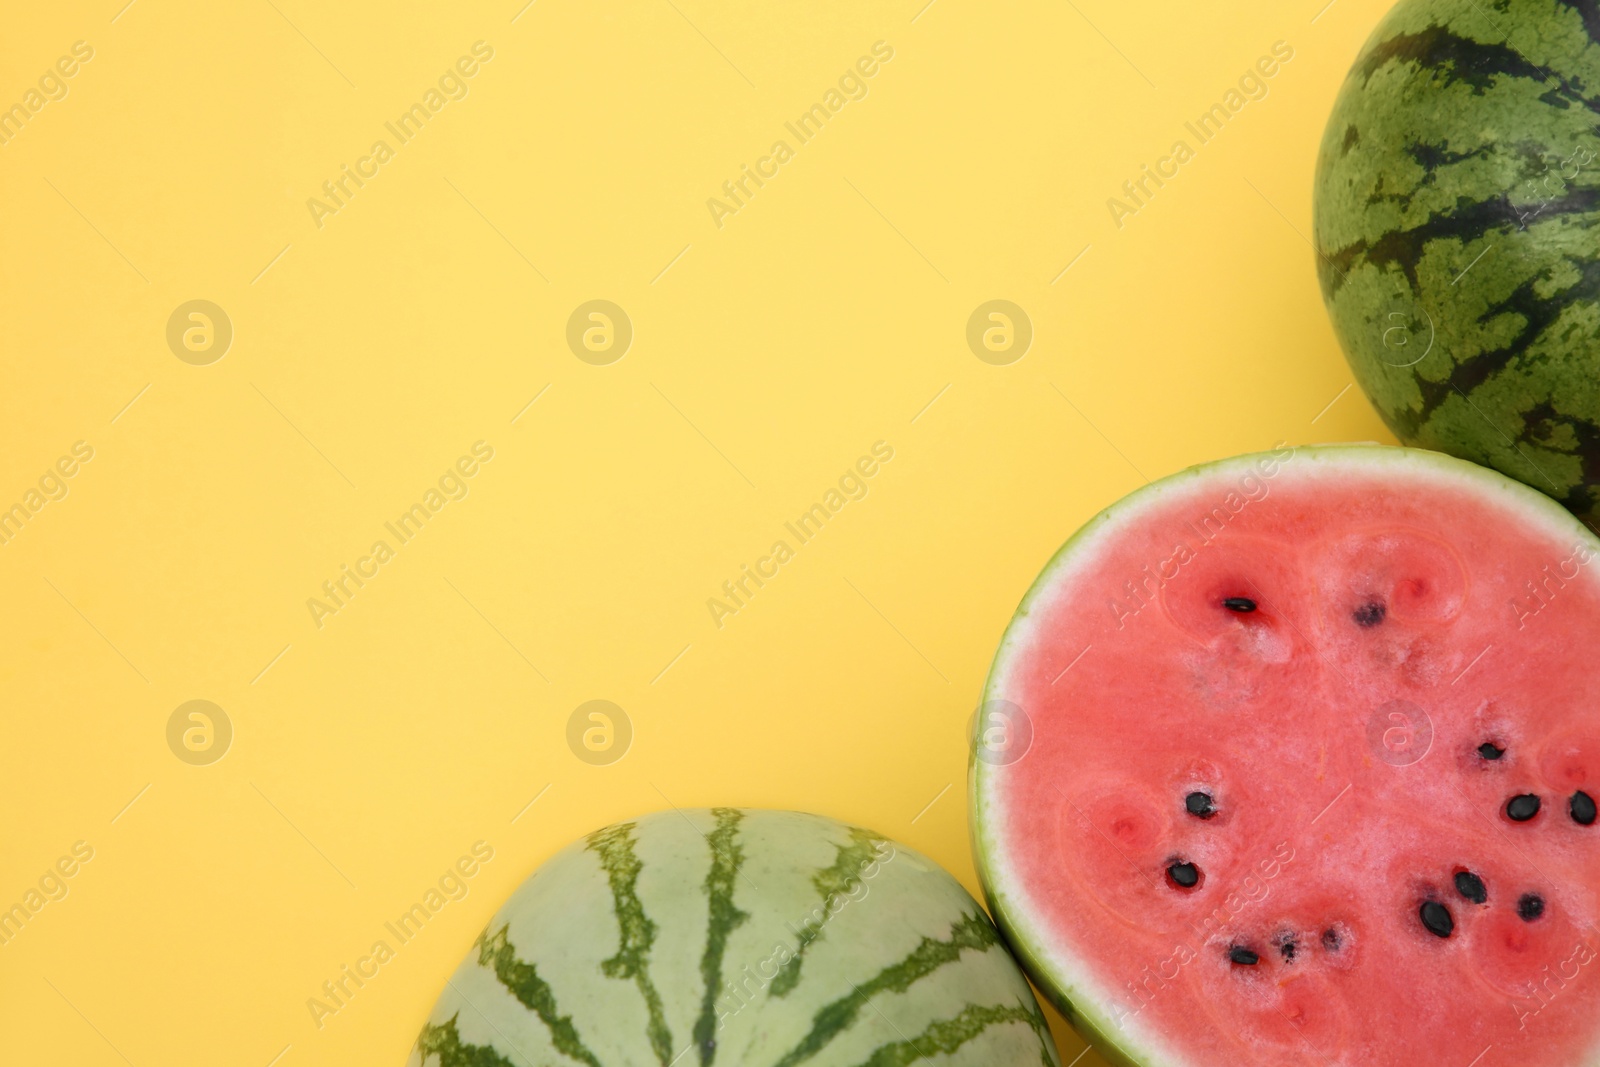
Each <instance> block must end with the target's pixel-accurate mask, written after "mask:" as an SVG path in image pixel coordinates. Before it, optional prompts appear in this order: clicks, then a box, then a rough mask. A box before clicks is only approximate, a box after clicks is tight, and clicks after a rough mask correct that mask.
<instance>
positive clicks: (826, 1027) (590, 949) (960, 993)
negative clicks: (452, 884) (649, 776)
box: [409, 808, 1060, 1067]
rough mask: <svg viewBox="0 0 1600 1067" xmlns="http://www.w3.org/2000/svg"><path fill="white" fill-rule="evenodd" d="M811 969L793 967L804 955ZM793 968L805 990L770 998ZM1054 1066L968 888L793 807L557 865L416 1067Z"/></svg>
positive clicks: (452, 1001) (622, 833) (439, 1020)
mask: <svg viewBox="0 0 1600 1067" xmlns="http://www.w3.org/2000/svg"><path fill="white" fill-rule="evenodd" d="M802 951H803V952H804V959H805V964H804V967H803V969H791V970H786V969H785V964H787V963H788V962H789V961H791V960H793V959H798V958H800V954H801V952H802ZM780 974H789V975H791V976H792V977H791V979H790V980H788V981H787V982H786V983H785V985H784V987H783V995H781V996H779V995H775V993H774V989H775V987H776V986H777V979H778V976H779V975H780ZM928 1059H934V1060H936V1061H937V1062H938V1063H939V1064H940V1065H944V1064H949V1065H951V1067H980V1065H981V1067H1012V1065H1022V1064H1028V1065H1030V1067H1031V1065H1035V1064H1043V1065H1044V1067H1059V1062H1060V1061H1059V1059H1058V1058H1057V1056H1056V1052H1055V1047H1054V1045H1053V1043H1052V1042H1051V1040H1050V1037H1049V1030H1048V1027H1046V1026H1045V1024H1044V1018H1043V1016H1042V1014H1040V1012H1039V1008H1038V1004H1037V1001H1035V1000H1034V998H1033V994H1032V992H1031V990H1030V989H1029V988H1028V985H1027V983H1026V981H1025V980H1024V979H1023V977H1022V975H1021V972H1020V971H1019V970H1018V969H1017V967H1016V964H1015V963H1014V962H1013V961H1012V959H1011V958H1010V956H1009V955H1008V954H1007V953H1006V951H1005V949H1004V947H1003V945H1001V943H1000V941H999V938H998V935H997V933H996V931H995V929H994V927H993V926H992V925H991V924H990V922H989V920H988V919H987V917H986V916H985V915H984V913H983V911H982V910H981V909H980V908H979V907H978V905H977V904H976V902H974V901H973V900H972V898H971V896H970V895H968V894H967V893H966V891H965V890H963V889H962V888H961V886H960V884H959V883H957V882H956V881H955V880H954V879H952V878H951V877H950V876H949V875H948V874H946V873H944V872H943V871H941V870H940V869H939V868H937V867H936V866H935V865H933V864H932V863H930V862H929V861H927V860H926V859H924V858H922V857H921V856H918V855H917V854H916V853H914V852H911V851H909V850H907V849H904V848H903V847H901V846H898V845H894V844H892V843H890V842H888V841H887V840H886V839H885V838H883V837H881V836H880V835H877V834H873V833H871V832H869V831H867V830H863V829H861V828H859V827H850V826H846V825H843V824H840V823H837V822H834V821H832V820H829V819H823V818H820V817H817V816H813V815H804V814H800V813H796V812H774V811H752V810H740V809H729V808H719V809H714V810H712V811H687V812H677V811H673V812H666V813H662V814H658V815H652V816H647V817H644V818H641V819H637V820H634V821H632V822H629V823H623V824H619V825H617V826H613V827H608V828H606V829H604V830H601V831H598V832H596V833H594V834H591V835H589V837H587V838H585V839H584V840H583V841H581V842H579V843H577V844H576V845H574V846H573V847H571V848H568V849H567V850H565V851H564V852H562V853H560V854H559V855H557V856H556V857H554V858H553V859H551V860H550V861H549V862H548V863H546V864H545V865H544V866H543V867H542V868H540V870H539V871H537V872H536V873H535V874H534V876H533V877H531V878H529V879H528V881H527V882H525V883H524V884H523V886H522V887H521V888H520V889H518V890H517V892H516V893H515V894H513V896H512V898H511V900H510V901H509V902H508V903H507V904H506V905H505V906H504V907H503V908H502V909H501V910H500V912H499V913H498V914H496V915H495V916H494V918H493V919H492V920H491V921H490V923H489V926H488V928H487V929H486V930H485V932H484V934H483V935H482V936H481V937H480V938H479V939H478V942H477V944H476V945H475V947H474V950H473V952H472V953H470V954H469V955H468V957H467V959H466V961H465V962H464V963H463V964H462V965H461V967H460V968H459V969H458V970H457V972H456V973H455V975H454V976H453V977H452V978H451V980H450V982H449V984H448V985H447V986H446V989H445V991H444V993H443V995H442V996H441V997H440V999H439V1001H438V1003H437V1004H436V1006H435V1008H434V1010H433V1013H432V1015H431V1016H430V1019H429V1022H428V1024H427V1026H425V1027H424V1029H423V1031H422V1035H421V1037H420V1038H419V1039H418V1041H417V1043H416V1045H415V1046H414V1048H413V1049H412V1054H411V1059H410V1061H409V1062H410V1063H411V1064H413V1065H416V1067H502V1065H511V1064H515V1065H517V1067H561V1065H583V1067H636V1065H639V1064H643V1063H647V1062H648V1063H658V1064H660V1063H665V1064H669V1065H670V1064H677V1065H678V1067H684V1065H685V1064H688V1063H691V1062H694V1061H695V1060H698V1061H699V1063H700V1064H701V1067H709V1065H713V1064H716V1065H723V1067H780V1065H784V1067H796V1065H799V1064H802V1063H804V1064H806V1065H807V1067H888V1065H893V1064H910V1063H915V1062H918V1061H921V1060H928Z"/></svg>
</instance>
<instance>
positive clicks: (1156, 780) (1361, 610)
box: [971, 446, 1600, 1067]
mask: <svg viewBox="0 0 1600 1067" xmlns="http://www.w3.org/2000/svg"><path fill="white" fill-rule="evenodd" d="M1597 571H1600V542H1596V540H1595V539H1594V538H1593V536H1592V535H1591V534H1590V532H1589V531H1588V530H1586V529H1585V528H1584V527H1583V526H1582V525H1580V524H1579V523H1578V522H1577V521H1576V520H1574V519H1573V518H1572V516H1571V515H1569V514H1568V513H1567V512H1565V511H1564V510H1562V509H1561V508H1559V507H1558V506H1556V505H1555V504H1553V503H1551V502H1550V501H1549V500H1548V499H1546V498H1545V497H1543V496H1541V495H1540V494H1537V493H1535V492H1533V491H1532V490H1529V489H1526V488H1524V487H1523V486H1521V485H1519V484H1515V483H1513V482H1511V481H1509V480H1507V479H1504V478H1502V477H1501V476H1500V475H1498V474H1495V473H1493V472H1491V471H1488V470H1486V469H1483V468H1479V467H1476V466H1473V465H1471V464H1467V463H1463V462H1461V461H1458V460H1454V459H1449V458H1446V457H1443V456H1440V455H1437V454H1435V453H1431V452H1422V451H1418V450H1411V449H1400V448H1383V447H1377V446H1333V447H1318V448H1300V449H1287V448H1285V449H1280V450H1278V451H1277V452H1273V453H1266V454H1262V455H1259V456H1246V457H1241V458H1238V459H1234V460H1228V461H1224V462H1222V463H1217V464H1212V465H1210V466H1206V467H1200V468H1196V469H1193V470H1190V471H1187V472H1184V473H1182V474H1179V475H1176V476H1174V477H1172V478H1169V479H1166V480H1164V481H1161V482H1158V483H1155V484H1154V485H1152V486H1150V487H1148V488H1145V489H1142V490H1139V491H1138V492H1136V493H1134V494H1133V495H1132V496H1130V497H1128V498H1127V499H1125V500H1123V501H1122V502H1120V503H1118V504H1117V505H1115V506H1113V507H1112V508H1110V509H1108V510H1107V511H1106V512H1104V513H1102V514H1101V515H1099V516H1098V517H1096V518H1095V519H1093V520H1092V521H1091V522H1090V523H1089V524H1088V525H1087V526H1085V527H1084V529H1083V530H1082V531H1080V532H1079V533H1078V534H1077V535H1076V536H1075V537H1073V539H1072V540H1070V541H1069V542H1068V543H1067V544H1066V545H1065V546H1064V547H1063V548H1062V550H1061V551H1060V552H1059V553H1058V554H1057V555H1056V557H1055V558H1054V559H1053V560H1052V561H1051V563H1050V564H1049V566H1048V567H1047V568H1046V570H1045V572H1044V573H1043V575H1041V576H1040V578H1039V579H1038V581H1037V582H1036V583H1035V585H1034V587H1033V589H1032V591H1031V592H1030V593H1029V594H1028V596H1027V598H1026V599H1025V601H1024V602H1023V605H1022V608H1021V609H1020V610H1019V612H1018V614H1017V616H1016V618H1015V619H1014V621H1013V622H1012V624H1011V627H1010V629H1009V630H1008V631H1007V633H1006V636H1005V640H1004V642H1003V643H1002V646H1001V649H1000V652H999V654H998V656H997V658H996V661H995V664H994V667H993V670H992V673H991V675H990V679H989V683H988V687H987V690H986V692H985V704H984V707H983V709H982V713H981V716H980V721H981V723H982V724H983V727H984V728H983V729H980V732H979V733H978V734H976V735H975V736H976V740H975V749H974V752H975V757H976V758H975V759H974V761H973V773H972V782H971V789H972V802H973V832H974V843H975V852H976V856H977V860H978V865H979V868H980V872H981V875H982V877H983V880H984V884H985V889H986V891H987V892H988V894H989V899H990V903H991V906H992V908H993V910H994V912H995V914H996V917H997V919H998V920H999V921H1000V924H1001V926H1002V928H1003V929H1004V930H1005V931H1006V933H1007V936H1008V938H1009V939H1010V940H1011V942H1012V944H1013V946H1014V947H1015V948H1016V949H1017V951H1018V954H1019V956H1021V957H1022V958H1023V960H1024V962H1025V965H1026V966H1027V967H1028V969H1029V971H1030V974H1031V976H1032V977H1033V979H1034V980H1035V982H1036V983H1037V984H1038V985H1039V986H1040V987H1041V988H1042V989H1043V990H1044V991H1045V992H1046V993H1047V994H1048V995H1049V996H1050V997H1051V998H1052V999H1053V1000H1054V1001H1055V1003H1056V1004H1057V1006H1058V1007H1060V1008H1061V1009H1062V1010H1063V1012H1064V1013H1065V1014H1066V1015H1067V1017H1068V1018H1069V1019H1070V1020H1071V1021H1073V1023H1074V1024H1075V1025H1076V1026H1078V1028H1079V1029H1080V1030H1081V1031H1082V1032H1084V1034H1085V1036H1087V1037H1089V1038H1090V1039H1091V1040H1093V1041H1094V1042H1095V1043H1096V1044H1097V1045H1098V1046H1099V1047H1100V1048H1101V1049H1102V1051H1103V1052H1105V1053H1106V1054H1107V1055H1109V1056H1110V1057H1111V1058H1113V1059H1119V1058H1120V1059H1122V1060H1124V1061H1126V1062H1131V1063H1137V1064H1146V1065H1155V1064H1170V1065H1196V1067H1198V1065H1205V1067H1239V1065H1243V1064H1262V1065H1271V1067H1283V1065H1286V1064H1307V1065H1313V1067H1328V1065H1363V1067H1371V1065H1388V1064H1395V1065H1406V1067H1416V1065H1420V1064H1441V1065H1448V1067H1496V1065H1515V1067H1544V1065H1549V1067H1557V1065H1560V1067H1573V1065H1585V1064H1600V929H1597V927H1596V920H1597V918H1600V822H1596V820H1595V810H1594V801H1596V800H1600V670H1597V664H1600V579H1597V577H1596V572H1597ZM1518 798H1520V799H1518ZM1530 798H1537V801H1538V808H1537V812H1536V813H1533V814H1531V816H1530V815H1529V810H1528V809H1530V808H1531V807H1532V806H1533V800H1532V799H1530ZM1514 816H1515V817H1514Z"/></svg>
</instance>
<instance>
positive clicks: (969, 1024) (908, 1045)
mask: <svg viewBox="0 0 1600 1067" xmlns="http://www.w3.org/2000/svg"><path fill="white" fill-rule="evenodd" d="M1043 1021H1044V1020H1043V1018H1042V1017H1040V1016H1039V1013H1038V1012H1037V1011H1036V1010H1035V1011H1030V1010H1029V1009H1028V1008H1027V1007H1025V1006H1023V1005H1020V1004H1019V1005H1016V1006H1015V1007H1010V1006H1007V1005H1004V1004H997V1005H995V1006H993V1007H983V1006H981V1005H978V1004H972V1005H969V1006H967V1007H966V1008H963V1009H962V1010H961V1013H960V1014H959V1015H957V1016H955V1017H954V1018H951V1019H940V1020H939V1021H937V1022H933V1023H929V1024H928V1026H927V1028H926V1029H925V1030H923V1031H922V1033H920V1034H918V1035H917V1036H916V1037H913V1038H908V1039H907V1040H905V1041H894V1042H891V1043H890V1044H887V1045H882V1046H880V1047H879V1048H878V1049H876V1050H875V1051H874V1052H873V1053H872V1055H871V1056H869V1057H868V1058H867V1059H865V1060H863V1061H862V1062H861V1065H860V1067H904V1065H905V1064H908V1063H915V1062H916V1061H917V1060H927V1059H932V1058H933V1057H934V1056H941V1055H948V1054H950V1053H952V1052H954V1051H956V1050H957V1049H959V1048H960V1047H961V1046H962V1045H965V1044H966V1043H967V1042H968V1041H971V1040H972V1039H973V1038H975V1037H977V1036H978V1035H979V1034H981V1033H983V1032H984V1031H985V1030H987V1029H988V1028H989V1027H991V1026H996V1025H1003V1024H1005V1023H1027V1024H1028V1025H1029V1026H1032V1027H1033V1028H1034V1030H1036V1031H1037V1030H1038V1029H1039V1025H1040V1024H1041V1023H1043ZM1046 1032H1047V1033H1048V1031H1046ZM1054 1062H1055V1061H1054V1060H1053V1059H1051V1057H1050V1056H1049V1055H1045V1056H1044V1063H1045V1067H1054Z"/></svg>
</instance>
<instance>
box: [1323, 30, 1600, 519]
mask: <svg viewBox="0 0 1600 1067" xmlns="http://www.w3.org/2000/svg"><path fill="white" fill-rule="evenodd" d="M1597 123H1600V11H1597V8H1596V4H1595V3H1594V2H1593V0H1583V2H1578V0H1568V2H1558V0H1500V2H1497V3H1492V4H1491V3H1487V2H1484V0H1400V2H1399V3H1398V4H1397V5H1396V6H1395V7H1394V8H1393V9H1392V10H1391V11H1390V13H1389V15H1388V16H1387V17H1386V18H1385V19H1384V20H1383V22H1382V23H1381V24H1380V25H1379V26H1378V29H1377V30H1376V31H1375V32H1374V34H1373V35H1372V37H1371V39H1370V40H1369V41H1368V42H1367V45H1366V47H1365V48H1364V50H1363V51H1362V53H1361V56H1360V58H1359V59H1358V60H1357V61H1356V64H1355V66H1354V68H1353V69H1352V70H1351V72H1350V75H1349V77H1348V79H1347V80H1346V81H1345V84H1344V87H1343V89H1342V90H1341V92H1340V94H1339V97H1338V101H1337V103H1336V104H1335V106H1334V111H1333V115H1332V117H1331V118H1330V119H1329V121H1328V126H1327V129H1326V131H1325V133H1324V135H1323V141H1322V148H1321V154H1320V157H1319V159H1318V164H1317V172H1316V184H1315V198H1314V203H1315V220H1314V231H1315V237H1316V247H1317V252H1318V270H1319V274H1320V277H1321V282H1322V290H1323V296H1324V299H1325V300H1326V302H1327V305H1328V308H1329V311H1330V313H1331V315H1332V317H1333V323H1334V327H1335V330H1336V332H1337V333H1338V335H1339V339H1340V341H1341V343H1342V344H1343V346H1344V350H1345V354H1346V356H1347V357H1348V358H1349V361H1350V365H1351V368H1352V369H1353V370H1354V372H1355V375H1356V380H1357V381H1359V382H1360V383H1361V386H1362V388H1363V389H1364V390H1365V391H1366V393H1367V395H1368V397H1369V398H1370V399H1371V400H1372V403H1373V405H1374V406H1375V407H1376V408H1377V410H1378V412H1379V414H1380V415H1382V417H1383V419H1384V421H1385V422H1387V423H1388V425H1389V427H1390V428H1391V429H1392V430H1394V432H1395V434H1396V435H1397V436H1398V437H1399V438H1400V439H1401V440H1403V441H1405V442H1406V443H1408V444H1415V445H1420V446H1423V447H1426V448H1436V449H1440V450H1442V451H1447V452H1451V453H1453V454H1455V455H1459V456H1462V457H1464V458H1467V459H1472V460H1474V461H1476V462H1479V463H1483V464H1486V465H1488V466H1492V467H1495V468H1496V469H1498V470H1501V471H1503V472H1505V473H1506V474H1509V475H1511V476H1512V477H1514V478H1517V479H1519V480H1521V481H1524V482H1526V483H1528V484H1529V485H1532V486H1534V487H1535V488H1537V489H1539V490H1541V491H1542V492H1546V493H1549V494H1550V495H1551V496H1554V497H1555V498H1556V499H1558V500H1560V501H1561V502H1562V503H1563V504H1565V505H1566V506H1567V507H1569V508H1570V509H1572V510H1573V511H1574V512H1576V513H1577V514H1578V515H1579V516H1581V517H1584V518H1587V519H1594V518H1596V516H1597V515H1600V484H1597V483H1600V303H1597V301H1600V232H1597V229H1596V227H1597V224H1600V127H1597Z"/></svg>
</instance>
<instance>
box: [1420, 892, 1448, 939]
mask: <svg viewBox="0 0 1600 1067" xmlns="http://www.w3.org/2000/svg"><path fill="white" fill-rule="evenodd" d="M1417 914H1418V915H1420V916H1422V925H1423V926H1425V927H1427V928H1428V933H1430V934H1432V935H1433V936H1435V937H1449V936H1450V931H1452V930H1454V929H1455V928H1456V921H1455V920H1454V919H1452V918H1450V909H1449V908H1447V907H1445V906H1444V905H1443V904H1441V903H1439V902H1438V901H1437V900H1424V901H1423V902H1422V907H1420V908H1418V909H1417Z"/></svg>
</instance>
